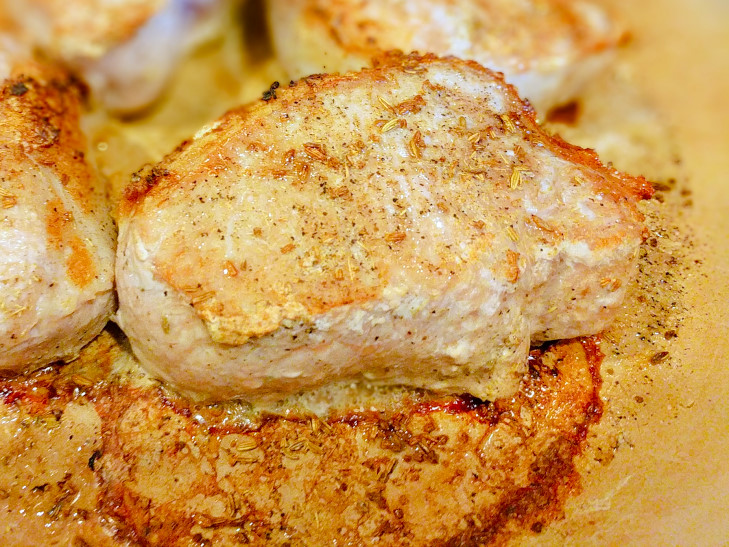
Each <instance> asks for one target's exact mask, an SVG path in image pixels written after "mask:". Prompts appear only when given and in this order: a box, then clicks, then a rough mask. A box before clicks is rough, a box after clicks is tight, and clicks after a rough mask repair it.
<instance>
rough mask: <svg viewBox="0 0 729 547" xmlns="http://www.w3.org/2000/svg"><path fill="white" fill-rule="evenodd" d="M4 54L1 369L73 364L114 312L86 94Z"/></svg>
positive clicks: (0, 100)
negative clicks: (89, 151)
mask: <svg viewBox="0 0 729 547" xmlns="http://www.w3.org/2000/svg"><path fill="white" fill-rule="evenodd" d="M10 49H11V48H9V49H6V50H4V51H3V52H2V54H0V66H2V67H3V68H0V72H3V71H4V73H3V74H2V75H1V76H0V77H1V78H2V80H1V83H0V94H1V95H0V122H1V123H0V370H12V371H21V370H24V369H28V368H35V367H38V366H40V365H44V364H47V363H49V362H51V361H55V360H59V359H62V360H70V359H73V358H75V357H76V356H77V355H78V352H79V350H80V349H81V348H82V347H83V346H84V345H85V344H87V343H88V342H89V341H90V340H91V339H92V338H93V337H94V336H96V335H97V334H99V332H100V331H101V329H102V328H103V327H104V325H105V324H106V322H107V320H108V319H109V316H110V315H111V313H112V311H113V307H114V304H115V298H114V266H113V264H114V244H113V235H112V229H113V227H112V223H111V217H110V216H109V211H108V207H107V204H106V203H105V201H104V199H103V195H102V193H101V192H100V191H99V186H100V182H99V178H98V175H97V173H96V172H95V170H94V169H93V168H92V166H91V165H90V164H89V162H88V161H87V160H86V157H85V151H86V140H85V138H84V136H83V134H82V132H81V127H80V123H81V122H80V115H81V93H82V92H81V89H80V88H79V86H78V85H77V83H76V82H75V81H74V80H73V79H72V78H71V77H70V76H69V75H68V74H66V73H64V72H63V71H61V70H58V69H56V68H53V67H50V66H47V65H41V64H38V63H35V62H32V61H28V60H27V59H24V60H19V59H17V58H16V57H15V54H14V53H10Z"/></svg>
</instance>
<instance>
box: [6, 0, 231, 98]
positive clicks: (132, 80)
mask: <svg viewBox="0 0 729 547" xmlns="http://www.w3.org/2000/svg"><path fill="white" fill-rule="evenodd" d="M2 1H3V2H4V3H5V4H6V5H7V9H8V10H9V11H10V13H11V14H12V15H13V16H14V17H15V19H16V20H17V21H18V22H19V24H20V26H21V27H22V28H23V30H24V31H25V33H26V34H27V38H28V40H29V41H30V42H31V43H33V44H36V45H38V46H40V47H41V48H42V49H43V50H44V51H45V52H46V54H48V55H50V56H51V57H53V58H59V59H61V60H63V61H65V62H66V63H68V64H70V65H71V66H72V67H74V68H75V69H76V70H78V71H79V72H80V73H81V74H82V76H83V77H84V78H85V79H86V80H87V81H88V83H89V84H90V86H91V88H92V90H93V91H94V92H95V94H96V95H97V96H98V98H99V99H100V100H101V102H102V103H103V104H104V105H105V106H107V107H108V108H111V109H114V110H121V111H133V110H138V109H140V108H142V107H144V106H147V105H148V104H149V103H151V102H152V101H153V100H155V99H156V98H157V97H158V96H159V95H160V93H162V91H163V89H164V87H165V84H166V83H167V82H168V80H169V78H170V77H171V75H172V73H173V71H174V68H175V67H176V65H177V62H178V60H179V59H180V57H181V56H182V55H183V54H184V53H185V52H186V51H188V50H189V49H190V48H191V47H192V46H193V45H195V44H196V43H198V42H199V41H200V40H202V39H203V38H204V37H205V36H208V35H209V34H210V33H211V30H212V29H211V27H214V26H215V25H217V23H218V22H219V21H218V20H217V17H216V15H219V14H220V13H221V10H220V9H219V8H220V7H221V6H222V4H223V0H120V1H114V2H109V1H108V0H75V1H74V2H73V5H72V6H71V7H69V3H68V2H67V0H2Z"/></svg>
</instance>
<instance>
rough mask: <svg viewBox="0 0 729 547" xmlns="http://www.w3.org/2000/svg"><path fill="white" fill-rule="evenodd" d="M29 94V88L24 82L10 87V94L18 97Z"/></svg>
mask: <svg viewBox="0 0 729 547" xmlns="http://www.w3.org/2000/svg"><path fill="white" fill-rule="evenodd" d="M27 92H28V86H27V85H25V84H24V83H23V82H15V83H14V84H13V85H11V86H10V94H11V95H15V96H16V97H21V96H23V95H25V94H26V93H27Z"/></svg>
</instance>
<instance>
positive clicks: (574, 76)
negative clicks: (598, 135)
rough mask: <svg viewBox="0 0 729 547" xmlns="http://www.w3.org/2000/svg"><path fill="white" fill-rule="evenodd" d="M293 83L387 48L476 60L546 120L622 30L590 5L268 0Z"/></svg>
mask: <svg viewBox="0 0 729 547" xmlns="http://www.w3.org/2000/svg"><path fill="white" fill-rule="evenodd" d="M267 6H268V14H269V17H268V18H269V22H270V27H271V34H272V36H273V40H274V45H275V50H276V54H277V56H278V58H279V60H280V61H281V64H282V65H283V67H284V69H285V70H286V71H287V72H288V73H289V74H290V75H291V77H296V78H298V77H301V76H306V75H309V74H315V73H319V72H342V71H346V70H356V69H359V68H361V67H363V66H367V65H369V63H370V59H371V58H372V57H374V56H376V55H377V54H378V52H380V51H383V50H391V49H399V50H402V51H405V52H409V51H414V50H415V51H420V52H431V53H436V54H438V55H455V56H456V57H460V58H462V59H473V60H475V61H477V62H479V63H481V64H482V65H484V66H486V67H488V68H491V69H493V70H498V71H501V72H503V73H504V74H505V75H506V79H507V81H509V82H510V83H512V84H514V85H516V87H517V88H518V89H519V92H520V94H521V95H522V96H524V97H526V98H528V99H529V100H530V101H531V102H532V104H533V105H534V107H535V108H536V109H537V112H539V113H540V114H545V113H546V112H547V110H548V109H549V108H550V107H552V106H555V105H558V104H560V103H564V102H566V101H568V100H570V99H572V98H574V97H575V95H576V94H577V93H578V92H579V91H580V90H581V88H582V86H583V85H584V84H585V83H587V82H589V81H590V80H591V79H592V78H593V77H594V76H595V75H596V74H597V73H598V72H599V71H601V70H603V69H605V68H606V66H607V65H608V62H609V60H610V57H611V55H612V53H613V52H614V50H615V48H616V46H617V44H618V42H619V40H620V38H621V36H622V31H621V30H620V28H619V26H618V25H617V24H616V23H614V22H613V21H612V20H611V18H610V17H609V16H608V14H607V13H606V12H605V11H604V10H603V9H601V8H600V7H599V6H597V5H595V4H593V3H592V2H589V1H583V0H520V1H518V2H514V1H513V0H429V1H423V0H418V1H413V0H396V1H394V2H393V1H391V0H364V1H362V0H334V1H330V0H293V1H292V0H268V2H267Z"/></svg>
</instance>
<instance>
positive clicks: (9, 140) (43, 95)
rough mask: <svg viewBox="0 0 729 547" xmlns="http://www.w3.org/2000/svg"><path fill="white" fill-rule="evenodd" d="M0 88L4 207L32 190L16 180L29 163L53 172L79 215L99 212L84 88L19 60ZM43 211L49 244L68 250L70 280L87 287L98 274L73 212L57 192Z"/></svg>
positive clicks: (45, 68)
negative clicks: (83, 115)
mask: <svg viewBox="0 0 729 547" xmlns="http://www.w3.org/2000/svg"><path fill="white" fill-rule="evenodd" d="M0 93H1V94H2V100H1V102H0V120H1V121H2V123H3V125H4V126H5V127H6V128H8V129H7V130H5V131H3V132H2V133H1V134H0V171H1V172H2V174H3V180H4V182H5V184H4V185H3V189H2V192H3V204H2V205H3V207H4V208H5V209H10V208H12V207H14V206H16V205H17V203H18V200H19V199H21V198H22V195H23V194H24V193H32V192H33V191H34V190H33V188H29V187H27V186H25V185H24V184H23V183H18V182H16V181H15V179H16V178H17V175H18V174H19V171H18V169H22V166H24V165H28V163H29V162H30V163H32V164H34V165H35V166H38V167H40V168H41V169H46V170H48V171H50V172H51V173H52V174H53V175H54V176H55V177H57V179H58V180H59V181H60V183H61V185H62V186H63V187H64V189H65V190H66V191H67V192H68V194H69V197H70V198H71V199H72V200H73V204H74V207H78V208H79V210H80V211H81V212H82V213H83V214H88V215H91V216H92V217H96V218H98V217H99V215H100V214H103V213H102V211H101V210H100V209H105V208H103V207H102V204H101V203H100V196H99V192H98V189H97V188H96V180H95V179H94V171H93V169H92V168H91V166H90V165H89V162H88V161H87V159H86V156H85V150H86V139H85V136H84V135H83V133H82V131H81V127H80V121H81V120H80V117H81V104H82V100H83V87H82V86H81V85H80V84H79V83H78V82H77V81H75V80H74V79H73V78H72V77H71V76H70V75H69V74H67V73H66V72H64V71H63V70H61V69H59V68H56V67H52V66H49V65H41V64H38V63H35V62H24V63H23V64H20V65H17V66H16V67H15V68H14V71H13V74H12V75H11V77H10V78H8V79H7V80H5V82H3V83H2V90H1V91H0ZM44 213H45V218H44V220H45V225H46V232H47V235H48V241H49V244H50V245H51V247H52V248H54V249H55V250H56V251H58V252H61V250H62V249H63V248H68V249H70V252H69V253H68V255H67V258H66V271H67V274H68V277H69V279H70V280H71V281H72V282H73V283H75V284H76V286H78V287H79V288H84V287H87V286H88V285H89V284H90V283H91V282H92V281H93V280H94V278H95V277H96V275H97V274H98V270H97V267H96V264H95V262H94V257H93V255H92V253H91V251H90V249H89V245H88V243H87V242H86V240H85V239H86V237H87V235H84V234H81V233H79V225H78V223H77V222H75V221H74V217H73V212H72V211H71V210H69V208H68V207H67V206H66V204H64V201H63V199H61V198H60V197H58V198H57V199H54V200H51V201H49V202H47V203H46V204H45V211H44Z"/></svg>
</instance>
